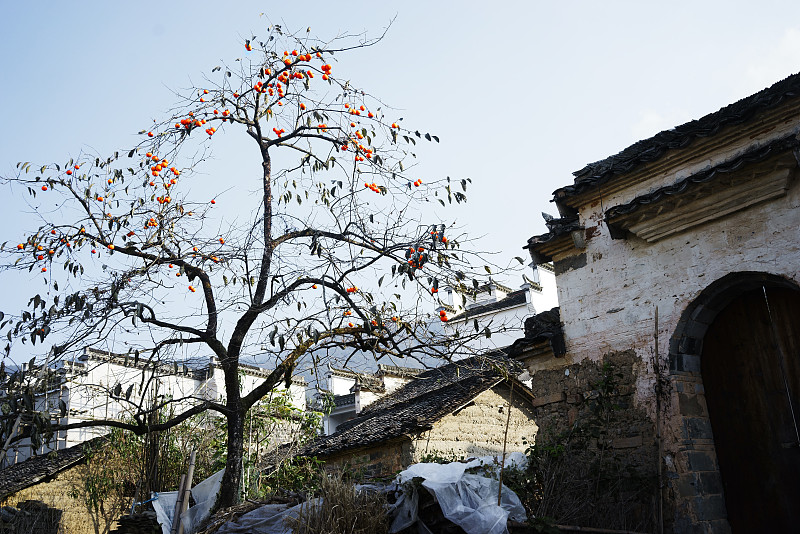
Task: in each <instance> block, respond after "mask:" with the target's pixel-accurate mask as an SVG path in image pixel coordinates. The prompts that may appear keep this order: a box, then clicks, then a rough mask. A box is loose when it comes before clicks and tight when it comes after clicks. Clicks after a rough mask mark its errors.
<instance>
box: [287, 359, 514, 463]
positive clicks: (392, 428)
mask: <svg viewBox="0 0 800 534" xmlns="http://www.w3.org/2000/svg"><path fill="white" fill-rule="evenodd" d="M514 366H515V364H514V363H513V362H511V361H510V360H508V359H507V358H503V357H500V356H492V357H486V356H483V357H472V358H468V359H466V360H460V361H458V362H453V363H450V364H447V365H444V366H442V367H437V368H436V369H430V370H428V371H425V372H424V373H421V374H419V375H417V376H416V377H414V378H413V379H412V380H411V381H410V382H409V383H407V384H405V385H404V386H403V387H401V388H400V389H398V390H397V391H395V392H394V393H392V394H390V395H387V396H385V397H382V398H380V399H378V400H377V401H375V402H374V403H372V404H370V405H369V406H367V407H366V408H365V409H364V410H363V411H362V412H361V413H360V414H359V415H358V416H357V417H355V418H354V419H351V420H349V421H346V422H344V423H342V424H340V425H339V426H338V427H337V432H336V433H334V434H331V435H329V436H322V437H320V438H318V439H316V440H314V441H313V442H311V443H310V444H308V445H306V446H305V447H304V448H303V449H302V450H301V451H300V454H301V455H304V456H321V457H325V456H330V455H332V454H336V453H339V452H343V451H346V450H349V449H356V448H361V447H368V446H371V445H375V444H378V443H383V442H386V441H390V440H393V439H397V438H400V437H402V436H404V435H408V434H414V433H418V432H422V431H425V430H427V429H429V428H431V426H432V425H433V424H434V423H435V422H436V421H438V420H439V419H441V418H442V417H444V416H445V415H447V414H448V413H451V412H453V411H454V410H456V409H457V408H459V407H461V406H463V405H464V404H466V403H468V402H469V401H470V400H472V399H473V398H475V397H476V396H477V395H478V394H480V393H481V392H483V391H485V390H487V389H489V388H491V387H492V386H494V385H495V384H497V383H498V382H500V381H502V373H501V369H503V368H511V367H514Z"/></svg>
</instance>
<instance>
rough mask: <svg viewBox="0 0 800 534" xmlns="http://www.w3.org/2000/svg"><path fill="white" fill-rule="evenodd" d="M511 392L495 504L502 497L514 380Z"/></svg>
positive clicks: (498, 504)
mask: <svg viewBox="0 0 800 534" xmlns="http://www.w3.org/2000/svg"><path fill="white" fill-rule="evenodd" d="M510 382H511V393H510V394H509V396H508V415H507V416H506V431H505V433H504V434H503V458H502V459H501V460H500V481H499V482H500V485H499V486H498V488H497V506H500V499H501V498H502V497H503V471H504V470H505V467H506V444H507V443H508V426H509V425H510V424H511V407H512V404H511V403H512V401H513V400H514V381H513V380H511V381H510Z"/></svg>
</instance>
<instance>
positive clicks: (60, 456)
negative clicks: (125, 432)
mask: <svg viewBox="0 0 800 534" xmlns="http://www.w3.org/2000/svg"><path fill="white" fill-rule="evenodd" d="M105 441H106V437H105V436H100V437H97V438H94V439H92V440H90V441H87V442H85V443H79V444H78V445H73V446H72V447H69V448H67V449H61V450H60V451H54V452H51V453H47V454H42V455H39V456H34V457H33V458H29V459H27V460H25V461H24V462H20V463H18V464H15V465H12V466H10V467H6V468H5V469H3V470H0V500H4V499H5V498H6V497H8V496H10V495H13V494H15V493H17V492H18V491H21V490H24V489H25V488H29V487H31V486H33V485H34V484H36V483H38V482H42V481H43V480H47V479H49V478H51V477H53V476H55V475H57V474H58V473H60V472H62V471H64V470H66V469H69V468H70V467H72V466H74V465H77V464H79V463H81V462H82V461H83V460H84V458H86V450H87V447H97V446H99V445H100V444H101V443H104V442H105Z"/></svg>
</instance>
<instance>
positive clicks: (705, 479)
mask: <svg viewBox="0 0 800 534" xmlns="http://www.w3.org/2000/svg"><path fill="white" fill-rule="evenodd" d="M698 476H699V478H700V487H701V488H702V490H703V493H704V494H705V495H714V494H718V493H719V494H721V493H722V492H723V488H722V478H721V477H720V475H719V471H707V472H704V473H699V474H698Z"/></svg>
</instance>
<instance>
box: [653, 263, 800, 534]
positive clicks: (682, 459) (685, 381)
mask: <svg viewBox="0 0 800 534" xmlns="http://www.w3.org/2000/svg"><path fill="white" fill-rule="evenodd" d="M762 287H763V288H766V289H767V291H769V290H773V289H776V290H786V289H788V290H791V292H792V293H795V292H797V293H798V294H800V287H799V286H798V284H797V283H796V282H794V281H793V280H791V279H789V278H787V277H783V276H778V275H775V274H769V273H763V272H753V271H745V272H737V273H730V274H727V275H725V276H723V277H722V278H720V279H718V280H716V281H715V282H713V283H712V284H710V285H709V286H708V287H707V288H706V289H704V290H703V291H702V292H701V293H700V294H699V295H698V296H697V297H696V298H695V299H694V300H693V301H692V302H691V303H690V304H689V305H688V306H687V307H686V309H685V310H684V312H683V313H682V315H681V318H680V320H679V322H678V325H677V326H676V329H675V332H674V334H673V336H672V337H671V339H670V350H669V372H670V378H671V381H672V383H673V386H674V388H675V394H676V397H677V406H676V408H677V409H676V411H675V412H673V413H674V415H675V416H676V417H677V423H678V425H677V430H678V437H679V440H680V441H679V442H678V443H677V447H678V451H677V452H678V454H677V457H676V458H675V459H676V464H677V465H676V469H677V475H678V476H677V479H675V481H674V484H673V488H674V490H675V493H674V497H675V500H676V510H675V512H676V515H675V521H676V522H675V525H674V527H675V531H676V532H683V531H691V529H692V527H691V525H697V524H700V523H702V524H705V525H706V526H707V527H708V528H710V529H711V531H713V532H716V531H718V530H719V531H721V532H727V531H729V530H730V527H731V525H729V524H728V512H727V510H726V504H725V495H724V492H723V483H722V476H721V473H720V467H719V463H718V457H717V444H716V443H715V442H714V435H713V433H712V417H713V415H712V416H711V417H710V416H709V411H708V408H709V406H708V404H707V399H706V389H705V384H704V381H703V375H702V371H703V367H704V366H703V365H702V363H703V362H702V359H701V357H702V355H703V349H704V340H705V339H706V334H707V333H708V332H709V328H710V327H711V326H712V324H714V321H715V319H717V317H718V316H719V315H720V314H721V312H723V311H724V310H726V308H728V306H729V305H731V304H732V303H734V302H737V303H738V302H740V299H741V298H743V296H744V295H746V294H748V293H752V292H753V291H756V290H760V289H761V288H762ZM708 385H709V386H710V385H711V384H708ZM709 400H711V399H709ZM720 446H722V444H720ZM720 452H721V451H720ZM726 472H727V471H726Z"/></svg>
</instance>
